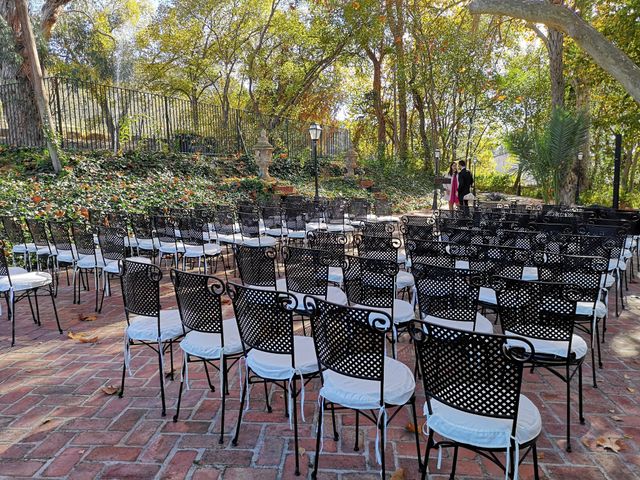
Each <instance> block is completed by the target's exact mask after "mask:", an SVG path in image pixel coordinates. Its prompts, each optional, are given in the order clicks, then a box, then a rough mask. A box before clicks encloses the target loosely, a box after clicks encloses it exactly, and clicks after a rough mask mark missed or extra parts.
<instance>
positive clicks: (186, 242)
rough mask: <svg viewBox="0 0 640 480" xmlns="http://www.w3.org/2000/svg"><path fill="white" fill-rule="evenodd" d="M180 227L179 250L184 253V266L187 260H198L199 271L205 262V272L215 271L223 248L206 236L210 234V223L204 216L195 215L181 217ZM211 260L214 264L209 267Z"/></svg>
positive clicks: (184, 266) (179, 220)
mask: <svg viewBox="0 0 640 480" xmlns="http://www.w3.org/2000/svg"><path fill="white" fill-rule="evenodd" d="M178 228H179V229H180V241H179V242H178V252H179V253H180V254H181V255H182V268H183V269H185V268H186V262H187V260H191V261H193V260H198V271H199V270H200V268H201V267H202V265H203V264H204V273H205V274H206V273H209V271H211V272H213V271H215V268H216V263H217V259H218V258H220V257H221V253H222V250H221V249H220V246H218V245H217V244H215V243H210V242H209V240H208V239H206V238H205V236H208V232H209V224H208V223H207V222H205V220H203V219H202V218H199V217H195V216H189V217H180V218H179V219H178ZM211 260H213V262H212V263H213V265H212V266H211V267H208V265H209V263H210V261H211ZM223 265H224V259H223ZM225 275H226V267H225Z"/></svg>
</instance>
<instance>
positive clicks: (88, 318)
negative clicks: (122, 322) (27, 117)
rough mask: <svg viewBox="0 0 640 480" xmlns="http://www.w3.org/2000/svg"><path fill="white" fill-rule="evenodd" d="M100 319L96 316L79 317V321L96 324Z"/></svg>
mask: <svg viewBox="0 0 640 480" xmlns="http://www.w3.org/2000/svg"><path fill="white" fill-rule="evenodd" d="M97 319H98V317H96V316H95V315H82V314H80V315H78V320H80V321H81V322H95V321H96V320H97Z"/></svg>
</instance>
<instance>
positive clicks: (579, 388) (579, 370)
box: [578, 362, 584, 425]
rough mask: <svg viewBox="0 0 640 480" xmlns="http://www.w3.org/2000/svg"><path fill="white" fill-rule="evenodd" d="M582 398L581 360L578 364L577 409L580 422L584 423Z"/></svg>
mask: <svg viewBox="0 0 640 480" xmlns="http://www.w3.org/2000/svg"><path fill="white" fill-rule="evenodd" d="M583 403H584V402H583V400H582V362H580V365H578V411H579V413H580V423H581V424H582V425H584V411H583Z"/></svg>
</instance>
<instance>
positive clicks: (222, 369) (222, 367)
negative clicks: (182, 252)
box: [205, 262, 228, 445]
mask: <svg viewBox="0 0 640 480" xmlns="http://www.w3.org/2000/svg"><path fill="white" fill-rule="evenodd" d="M205 268H206V262H205ZM220 375H224V378H223V382H222V392H220V394H221V395H222V413H221V415H220V439H219V440H218V443H219V444H220V445H222V443H224V409H225V406H226V399H227V392H226V390H227V381H228V380H227V360H226V358H224V357H223V359H222V365H220Z"/></svg>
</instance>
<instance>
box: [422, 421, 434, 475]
mask: <svg viewBox="0 0 640 480" xmlns="http://www.w3.org/2000/svg"><path fill="white" fill-rule="evenodd" d="M432 445H433V430H429V437H427V447H426V448H425V450H424V463H423V466H422V477H421V478H422V480H425V479H426V478H427V470H429V453H431V446H432Z"/></svg>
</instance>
